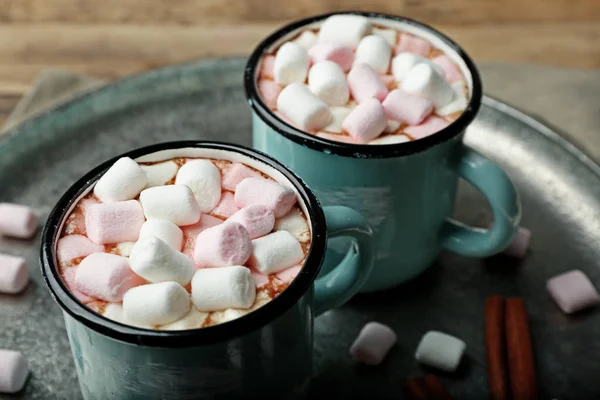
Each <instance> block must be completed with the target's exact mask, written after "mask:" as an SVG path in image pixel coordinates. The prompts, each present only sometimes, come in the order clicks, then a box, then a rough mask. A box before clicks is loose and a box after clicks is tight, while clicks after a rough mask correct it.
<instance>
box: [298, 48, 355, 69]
mask: <svg viewBox="0 0 600 400" xmlns="http://www.w3.org/2000/svg"><path fill="white" fill-rule="evenodd" d="M308 55H309V56H310V58H311V60H312V62H313V64H316V63H318V62H321V61H326V60H327V61H333V62H334V63H336V64H337V65H339V66H340V68H341V69H342V71H344V72H348V71H350V68H352V63H353V62H354V52H353V51H352V49H351V48H350V47H347V46H342V45H339V44H334V43H317V44H316V45H314V46H313V47H311V48H310V49H309V50H308Z"/></svg>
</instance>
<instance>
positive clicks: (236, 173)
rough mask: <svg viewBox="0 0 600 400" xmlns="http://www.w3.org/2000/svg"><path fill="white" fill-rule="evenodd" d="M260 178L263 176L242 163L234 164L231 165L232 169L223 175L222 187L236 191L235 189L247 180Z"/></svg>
mask: <svg viewBox="0 0 600 400" xmlns="http://www.w3.org/2000/svg"><path fill="white" fill-rule="evenodd" d="M251 177H254V178H260V177H261V175H260V174H259V173H258V172H257V171H255V170H253V169H252V168H249V167H247V166H245V165H244V164H241V163H233V164H231V168H229V169H228V170H227V171H225V172H224V173H223V178H222V179H221V186H223V189H226V190H231V191H232V192H233V191H235V187H236V186H237V185H238V183H240V182H241V181H243V180H244V179H246V178H251Z"/></svg>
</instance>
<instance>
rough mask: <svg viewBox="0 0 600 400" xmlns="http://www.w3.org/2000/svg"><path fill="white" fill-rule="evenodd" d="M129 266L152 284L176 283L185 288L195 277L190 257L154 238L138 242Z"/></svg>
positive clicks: (146, 237) (143, 238)
mask: <svg viewBox="0 0 600 400" xmlns="http://www.w3.org/2000/svg"><path fill="white" fill-rule="evenodd" d="M129 265H130V266H131V269H132V270H133V272H135V273H136V274H137V275H139V276H141V277H142V278H144V279H145V280H147V281H148V282H152V283H159V282H168V281H174V282H177V283H179V284H181V285H182V286H185V285H187V284H188V283H189V282H190V280H191V279H192V276H193V275H194V263H193V262H192V260H191V259H190V258H189V257H188V256H186V255H185V254H183V253H181V252H179V251H178V250H175V249H173V248H172V247H171V246H169V245H168V244H167V243H165V242H163V241H162V240H160V239H159V238H157V237H154V236H145V237H141V238H140V239H139V240H138V241H137V243H136V244H135V246H133V250H132V251H131V255H130V256H129Z"/></svg>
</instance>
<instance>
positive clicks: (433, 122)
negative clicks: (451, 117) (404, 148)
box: [404, 115, 450, 139]
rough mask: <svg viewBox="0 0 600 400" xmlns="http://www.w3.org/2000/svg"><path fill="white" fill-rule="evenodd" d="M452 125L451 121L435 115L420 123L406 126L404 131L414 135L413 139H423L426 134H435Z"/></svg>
mask: <svg viewBox="0 0 600 400" xmlns="http://www.w3.org/2000/svg"><path fill="white" fill-rule="evenodd" d="M448 125H450V123H449V122H448V121H446V120H444V119H442V118H438V117H435V116H433V115H432V116H430V117H428V118H427V119H426V120H425V121H423V122H422V123H421V124H420V125H414V126H407V127H406V128H404V133H406V134H407V135H410V136H412V137H413V139H421V138H424V137H425V136H430V135H433V134H434V133H437V132H439V131H441V130H442V129H444V128H445V127H447V126H448Z"/></svg>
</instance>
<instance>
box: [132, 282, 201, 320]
mask: <svg viewBox="0 0 600 400" xmlns="http://www.w3.org/2000/svg"><path fill="white" fill-rule="evenodd" d="M123 310H124V311H125V320H126V321H127V322H128V323H131V324H134V325H141V326H155V325H166V324H170V323H171V322H175V321H177V320H178V319H181V318H182V317H183V316H184V315H185V314H187V313H188V311H189V310H190V296H189V294H188V292H187V291H186V290H185V289H184V288H183V286H181V285H180V284H179V283H177V282H161V283H152V284H149V285H142V286H137V287H134V288H133V289H129V290H128V291H127V293H125V296H123Z"/></svg>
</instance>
